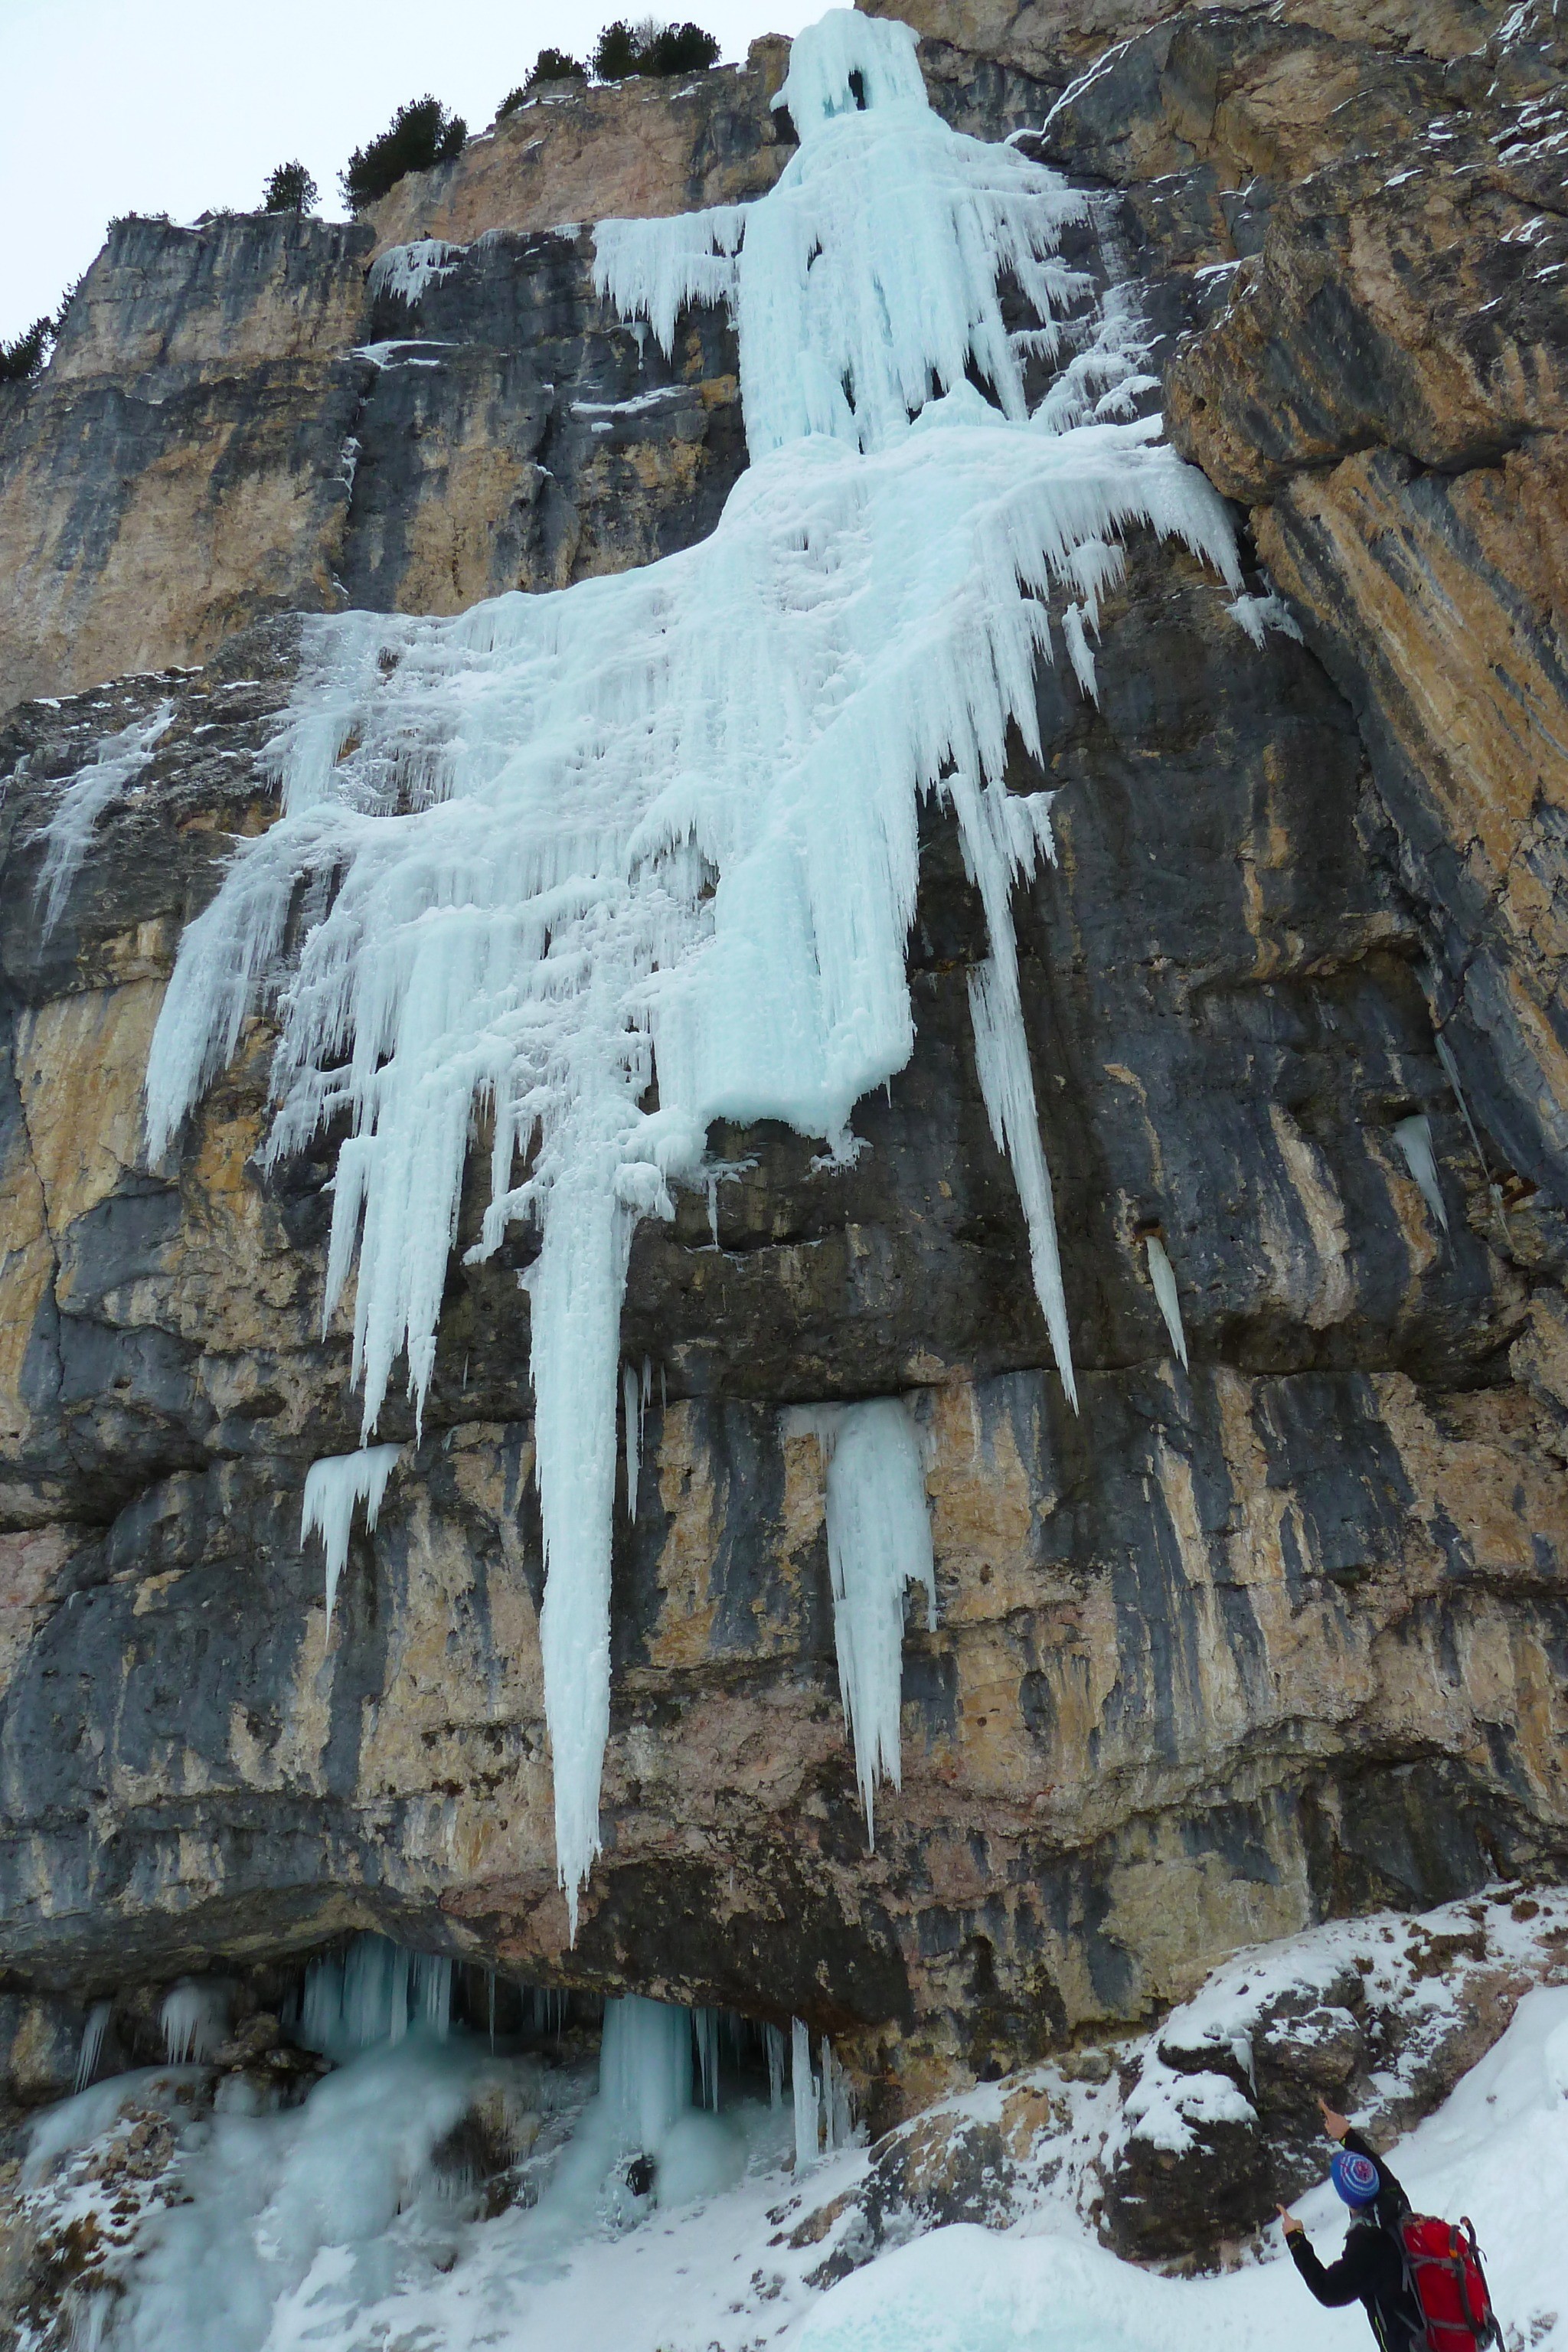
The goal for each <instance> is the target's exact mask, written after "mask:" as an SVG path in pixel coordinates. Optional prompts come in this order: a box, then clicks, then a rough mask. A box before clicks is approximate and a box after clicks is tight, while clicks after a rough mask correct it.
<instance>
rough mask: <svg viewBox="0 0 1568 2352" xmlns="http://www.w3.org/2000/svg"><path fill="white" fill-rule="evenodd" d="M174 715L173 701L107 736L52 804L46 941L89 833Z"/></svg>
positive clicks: (41, 878)
mask: <svg viewBox="0 0 1568 2352" xmlns="http://www.w3.org/2000/svg"><path fill="white" fill-rule="evenodd" d="M173 719H174V704H173V703H172V702H163V703H160V704H159V706H158V708H157V709H156V710H155V711H154V712H153V716H152V717H151V719H137V720H135V721H134V722H133V723H132V725H131V726H129V727H122V728H121V730H120V732H119V734H118V735H106V736H105V737H104V739H103V740H102V742H101V743H100V745H99V746H98V749H97V751H95V752H94V754H93V756H92V758H91V760H90V761H89V762H88V764H87V766H86V767H85V768H80V769H79V770H78V771H77V773H76V774H75V775H74V776H72V777H71V779H70V781H69V782H68V783H67V784H66V786H65V788H64V790H63V791H62V792H61V793H60V796H59V798H58V801H57V802H56V803H55V806H54V813H53V814H52V815H51V816H50V818H49V821H48V824H47V825H46V826H45V827H44V839H45V841H46V842H47V849H46V850H45V853H44V862H43V866H42V867H41V868H40V869H39V874H38V895H39V897H40V898H42V899H43V901H44V937H45V939H47V938H48V936H49V934H50V932H51V931H52V930H53V929H54V928H55V925H56V924H57V923H58V921H59V919H60V917H61V916H62V915H63V914H64V913H65V910H66V900H67V899H68V898H69V897H70V887H71V884H72V883H73V882H74V881H75V880H76V877H77V873H78V870H79V867H80V865H81V861H82V859H83V858H84V857H85V856H87V853H88V848H89V844H90V843H91V840H92V835H93V829H94V827H95V826H96V825H97V824H98V820H99V818H100V816H101V815H102V814H103V813H104V811H105V809H107V808H108V807H109V806H110V803H111V802H113V801H116V800H118V799H119V797H120V795H121V793H122V792H123V791H124V790H125V787H126V785H127V784H131V783H134V782H135V781H136V778H137V777H138V776H139V775H140V774H141V772H142V769H143V768H144V767H145V766H146V765H147V762H148V761H149V760H151V758H152V757H153V751H154V749H155V748H156V746H157V745H158V744H159V743H160V742H161V741H162V740H163V737H164V736H165V735H166V734H167V733H168V731H169V728H170V725H171V724H172V722H173Z"/></svg>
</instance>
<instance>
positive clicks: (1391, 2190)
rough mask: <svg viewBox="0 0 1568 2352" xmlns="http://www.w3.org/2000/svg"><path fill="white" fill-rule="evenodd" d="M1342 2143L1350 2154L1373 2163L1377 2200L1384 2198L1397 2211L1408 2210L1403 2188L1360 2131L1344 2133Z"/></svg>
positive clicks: (1407, 2200)
mask: <svg viewBox="0 0 1568 2352" xmlns="http://www.w3.org/2000/svg"><path fill="white" fill-rule="evenodd" d="M1343 2145H1344V2146H1345V2147H1348V2148H1349V2150H1350V2152H1351V2154H1352V2156H1364V2157H1367V2158H1370V2159H1371V2161H1372V2162H1373V2164H1375V2165H1376V2167H1377V2195H1378V2202H1379V2203H1380V2204H1382V2203H1383V2201H1384V2199H1386V2200H1387V2201H1388V2204H1389V2205H1390V2206H1392V2207H1393V2208H1394V2209H1395V2210H1397V2211H1400V2212H1408V2211H1409V2210H1410V2200H1409V2198H1408V2197H1407V2196H1406V2195H1405V2190H1404V2189H1403V2188H1402V2187H1401V2186H1400V2184H1399V2182H1398V2181H1397V2180H1396V2179H1394V2175H1393V2173H1392V2172H1390V2170H1389V2168H1388V2167H1387V2165H1386V2164H1384V2160H1383V2158H1382V2157H1381V2156H1379V2154H1378V2152H1377V2150H1376V2148H1374V2147H1373V2146H1372V2143H1371V2142H1370V2141H1369V2140H1367V2139H1366V2138H1364V2137H1363V2135H1362V2134H1361V2133H1360V2132H1358V2131H1348V2132H1346V2134H1345V2137H1344V2142H1343Z"/></svg>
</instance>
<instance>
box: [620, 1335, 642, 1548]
mask: <svg viewBox="0 0 1568 2352" xmlns="http://www.w3.org/2000/svg"><path fill="white" fill-rule="evenodd" d="M621 1418H622V1420H623V1421H624V1423H625V1424H626V1517H627V1518H628V1519H632V1520H635V1519H636V1517H637V1454H638V1452H639V1450H640V1447H641V1444H642V1404H641V1402H640V1400H639V1398H638V1396H637V1374H636V1372H635V1371H634V1370H632V1367H631V1366H630V1364H626V1365H623V1367H622V1369H621Z"/></svg>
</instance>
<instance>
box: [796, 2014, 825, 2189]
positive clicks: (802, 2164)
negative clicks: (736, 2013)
mask: <svg viewBox="0 0 1568 2352" xmlns="http://www.w3.org/2000/svg"><path fill="white" fill-rule="evenodd" d="M789 2034H790V2057H789V2070H790V2087H791V2089H792V2091H793V2092H794V2095H795V2171H796V2172H797V2173H802V2172H805V2170H806V2168H807V2167H808V2166H810V2165H813V2164H815V2163H816V2158H817V2150H818V2147H819V2133H820V2119H819V2116H818V2113H817V2104H816V2075H815V2074H813V2073H812V2071H811V2035H810V2033H809V2032H808V2031H807V2029H806V2027H805V2023H804V2022H803V2021H802V2020H801V2019H800V2018H798V2017H795V2018H792V2019H791V2020H790V2029H789Z"/></svg>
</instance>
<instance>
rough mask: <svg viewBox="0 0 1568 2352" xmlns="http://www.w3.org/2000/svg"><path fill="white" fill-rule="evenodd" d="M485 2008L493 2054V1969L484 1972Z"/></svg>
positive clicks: (494, 1980)
mask: <svg viewBox="0 0 1568 2352" xmlns="http://www.w3.org/2000/svg"><path fill="white" fill-rule="evenodd" d="M485 2008H486V2011H487V2012H488V2016H489V2031H490V2049H491V2051H492V2053H493V2051H494V2049H495V2046H496V1972H495V1970H494V1969H486V1970H485Z"/></svg>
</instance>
